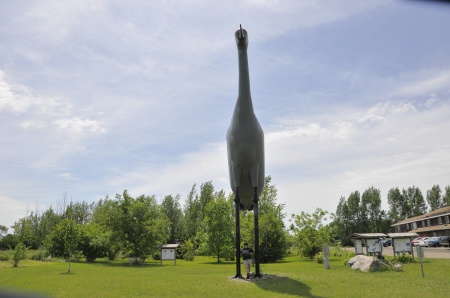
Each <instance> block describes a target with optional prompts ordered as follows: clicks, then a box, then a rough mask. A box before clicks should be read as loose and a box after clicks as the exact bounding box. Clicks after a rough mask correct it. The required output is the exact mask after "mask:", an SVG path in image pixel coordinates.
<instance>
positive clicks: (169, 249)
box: [160, 244, 180, 265]
mask: <svg viewBox="0 0 450 298" xmlns="http://www.w3.org/2000/svg"><path fill="white" fill-rule="evenodd" d="M179 247H180V244H163V245H161V262H160V263H161V265H162V261H166V260H173V265H176V264H177V253H176V250H177V248H179Z"/></svg>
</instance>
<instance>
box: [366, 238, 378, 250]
mask: <svg viewBox="0 0 450 298" xmlns="http://www.w3.org/2000/svg"><path fill="white" fill-rule="evenodd" d="M367 250H368V252H373V253H375V252H381V240H379V239H367Z"/></svg>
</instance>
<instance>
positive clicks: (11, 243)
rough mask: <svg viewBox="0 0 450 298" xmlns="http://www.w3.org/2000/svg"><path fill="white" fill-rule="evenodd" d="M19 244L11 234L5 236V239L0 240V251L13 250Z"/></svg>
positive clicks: (16, 238) (17, 239)
mask: <svg viewBox="0 0 450 298" xmlns="http://www.w3.org/2000/svg"><path fill="white" fill-rule="evenodd" d="M17 243H19V238H18V237H17V236H16V235H13V234H7V235H6V236H5V237H3V238H2V239H0V250H6V249H9V248H12V249H14V248H15V247H16V245H17Z"/></svg>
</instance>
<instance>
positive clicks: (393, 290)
mask: <svg viewBox="0 0 450 298" xmlns="http://www.w3.org/2000/svg"><path fill="white" fill-rule="evenodd" d="M345 260H346V259H344V258H338V257H334V258H331V262H330V264H331V269H329V270H325V269H324V268H323V265H320V264H317V263H316V262H314V261H311V260H307V259H300V258H299V257H297V256H290V257H288V258H286V260H285V261H283V262H279V263H275V264H261V269H262V271H263V273H265V274H270V275H278V276H281V277H280V278H278V279H271V280H261V281H258V282H248V281H245V280H241V281H236V280H234V279H232V278H230V277H231V276H233V275H234V270H235V264H234V262H223V263H220V264H217V263H216V262H215V259H214V258H209V257H195V261H194V262H187V261H184V260H177V265H176V266H174V265H173V262H171V261H164V263H163V265H162V266H160V265H159V262H153V261H152V262H146V263H145V264H144V265H142V266H130V265H128V264H127V262H126V260H123V261H112V262H110V261H106V260H100V261H96V262H95V263H84V262H76V263H73V264H72V273H70V274H67V273H66V272H67V263H65V262H40V261H22V262H21V263H20V264H19V268H12V265H11V263H10V262H0V289H1V290H0V291H2V292H5V291H20V292H22V293H35V294H41V295H43V296H49V297H253V298H254V297H291V296H298V297H408V298H411V297H445V296H446V295H447V294H448V287H449V285H450V275H449V274H448V272H449V270H450V259H425V262H424V271H425V278H422V275H421V269H420V264H419V263H415V264H408V265H404V266H403V268H404V271H403V272H393V271H387V272H376V273H363V272H359V271H353V270H351V269H349V268H347V267H345V266H344V262H345ZM242 270H244V267H243V266H242ZM0 297H2V295H1V294H0Z"/></svg>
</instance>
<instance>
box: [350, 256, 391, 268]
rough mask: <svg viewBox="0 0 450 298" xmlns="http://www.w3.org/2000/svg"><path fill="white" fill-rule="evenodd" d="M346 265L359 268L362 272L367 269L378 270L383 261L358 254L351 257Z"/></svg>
mask: <svg viewBox="0 0 450 298" xmlns="http://www.w3.org/2000/svg"><path fill="white" fill-rule="evenodd" d="M348 265H349V266H350V267H351V268H352V269H353V270H357V269H359V270H361V271H363V272H367V271H378V270H380V268H381V267H382V266H383V262H381V261H380V260H378V259H377V258H374V257H368V256H362V255H358V256H356V257H353V258H351V259H350V260H349V261H348Z"/></svg>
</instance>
